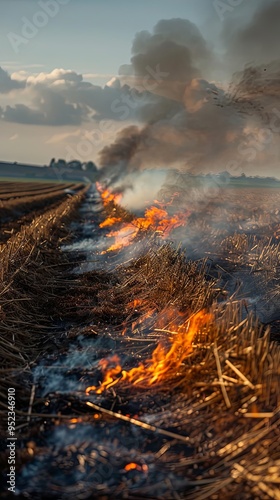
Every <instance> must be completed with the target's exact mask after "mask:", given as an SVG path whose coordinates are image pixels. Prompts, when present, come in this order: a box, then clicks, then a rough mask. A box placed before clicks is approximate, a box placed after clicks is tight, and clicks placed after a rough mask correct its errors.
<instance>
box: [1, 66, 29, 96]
mask: <svg viewBox="0 0 280 500" xmlns="http://www.w3.org/2000/svg"><path fill="white" fill-rule="evenodd" d="M24 87H25V81H20V80H17V79H15V78H12V77H11V76H10V75H9V73H8V72H7V71H5V70H4V69H3V68H1V67H0V94H8V93H9V92H11V91H12V90H17V89H23V88H24Z"/></svg>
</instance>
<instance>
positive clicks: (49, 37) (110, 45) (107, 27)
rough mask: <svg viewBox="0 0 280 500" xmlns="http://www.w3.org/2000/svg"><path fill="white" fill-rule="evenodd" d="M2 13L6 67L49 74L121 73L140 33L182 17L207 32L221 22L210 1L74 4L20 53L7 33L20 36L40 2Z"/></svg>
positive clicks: (22, 0) (6, 1)
mask: <svg viewBox="0 0 280 500" xmlns="http://www.w3.org/2000/svg"><path fill="white" fill-rule="evenodd" d="M42 1H43V3H44V0H42ZM0 9H1V17H0V32H1V53H0V58H1V64H2V66H3V67H6V68H11V69H16V68H18V67H21V68H23V69H26V68H32V65H36V64H38V65H41V67H42V68H43V69H44V71H51V70H52V69H54V68H61V67H63V68H67V69H69V68H70V69H73V70H75V71H76V72H78V73H79V72H80V73H83V74H84V73H93V74H95V73H96V74H117V73H118V69H119V67H120V65H121V64H123V63H126V62H129V59H130V48H131V42H132V40H133V38H134V36H135V33H136V32H138V31H141V30H149V31H150V30H151V29H152V28H153V26H154V25H155V24H156V23H157V22H158V21H159V19H170V18H173V17H181V18H186V19H190V20H191V21H194V22H195V23H196V24H198V25H199V26H201V27H203V25H205V24H206V23H207V20H208V19H211V18H212V21H213V22H214V21H215V20H216V17H217V15H216V12H215V10H214V8H213V5H212V3H211V1H210V2H209V0H188V1H186V0H152V1H151V0H143V1H142V2H138V1H135V0H69V3H68V4H66V5H60V10H59V13H58V14H57V15H56V16H55V17H54V18H53V19H51V18H50V19H49V22H48V24H47V25H46V26H45V27H42V28H41V29H40V30H38V34H37V35H36V37H34V38H33V39H31V40H29V42H28V43H27V44H26V45H24V44H22V45H20V46H19V53H18V54H16V53H15V52H14V50H13V47H12V46H11V43H10V41H9V39H8V38H7V34H8V33H10V32H14V33H16V34H19V35H20V34H21V30H22V28H23V25H24V22H23V21H22V18H23V17H25V18H27V19H28V20H32V18H33V16H34V14H36V12H38V11H39V10H42V9H41V7H39V6H38V2H37V1H36V0H34V1H33V0H2V1H1V7H0ZM5 62H6V64H5ZM33 68H34V66H33ZM103 80H104V79H102V81H103Z"/></svg>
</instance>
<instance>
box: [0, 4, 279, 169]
mask: <svg viewBox="0 0 280 500" xmlns="http://www.w3.org/2000/svg"><path fill="white" fill-rule="evenodd" d="M279 15H280V2H279V1H273V0H271V1H270V0H172V1H171V0H149V1H148V0H142V2H139V1H136V0H0V36H1V44H0V47H1V49H0V147H1V150H0V159H1V160H6V161H17V162H26V163H30V164H49V162H50V160H51V158H52V157H55V158H65V159H66V160H68V161H69V160H71V159H79V160H80V161H88V160H93V161H95V162H96V163H97V164H98V165H101V166H102V167H104V168H108V169H110V168H111V167H112V165H114V168H115V167H116V168H115V170H116V171H117V170H118V169H124V170H126V171H134V170H135V169H143V168H146V167H147V166H149V167H150V166H153V165H154V166H156V167H157V168H158V167H160V168H161V167H165V166H166V165H165V164H168V166H170V165H171V166H172V165H174V166H176V168H177V167H178V166H179V167H180V168H182V169H184V170H190V171H208V170H210V171H212V170H217V169H218V170H230V169H231V167H232V169H233V173H235V174H238V173H240V172H241V171H246V169H247V172H248V174H250V175H251V174H258V175H260V174H262V170H263V164H264V162H266V172H267V171H268V172H269V173H270V174H271V175H275V176H278V173H277V168H278V167H277V164H278V162H277V160H278V157H279V151H278V149H277V143H278V142H279V141H277V134H278V107H277V106H278V104H277V99H278V94H277V92H275V89H274V90H273V92H272V91H271V90H269V91H265V92H264V91H263V89H264V88H269V89H271V88H272V83H271V82H274V87H275V85H276V84H275V81H276V80H277V78H278V67H276V66H275V64H276V63H275V60H276V59H278V54H277V50H278V47H279V41H280V40H279V38H280V35H279V33H278V32H279V30H278V20H279ZM277 16H278V17H277ZM273 64H274V65H273ZM264 66H266V67H265V68H264ZM264 71H265V80H264ZM254 72H255V73H254ZM256 72H258V73H257V74H258V77H259V79H261V82H260V83H259V85H258V88H257V89H256V88H252V81H254V82H255V81H258V79H256V78H255V79H254V78H253V77H252V75H254V74H256ZM237 73H238V76H236V75H237ZM252 78H253V80H252ZM254 86H255V83H254ZM263 109H264V110H265V111H262V110H263ZM279 109H280V104H279ZM253 110H254V111H253ZM273 110H274V111H273ZM266 114H267V115H268V116H266ZM244 137H245V140H244ZM143 146H145V147H143ZM143 151H144V152H143Z"/></svg>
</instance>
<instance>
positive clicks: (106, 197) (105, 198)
mask: <svg viewBox="0 0 280 500" xmlns="http://www.w3.org/2000/svg"><path fill="white" fill-rule="evenodd" d="M96 189H97V191H98V192H99V194H100V196H101V199H102V203H103V205H104V206H106V205H109V203H111V202H114V203H115V204H116V205H117V204H118V203H120V202H121V199H122V194H120V193H115V194H114V193H112V192H111V191H110V189H104V188H103V187H102V185H101V184H100V182H96Z"/></svg>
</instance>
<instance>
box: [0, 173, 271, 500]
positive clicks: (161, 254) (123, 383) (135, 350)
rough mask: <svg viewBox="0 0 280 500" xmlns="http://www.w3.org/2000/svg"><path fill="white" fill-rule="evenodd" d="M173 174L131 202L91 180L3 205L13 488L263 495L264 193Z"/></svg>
mask: <svg viewBox="0 0 280 500" xmlns="http://www.w3.org/2000/svg"><path fill="white" fill-rule="evenodd" d="M173 181H174V177H172V182H171V181H170V179H169V180H168V181H167V182H166V183H165V184H164V185H163V186H162V188H161V190H160V191H159V192H158V196H157V199H156V200H152V201H151V202H150V203H147V204H145V205H146V206H145V208H144V209H143V210H135V212H133V211H131V210H128V208H127V207H126V205H125V203H124V202H123V198H122V193H121V192H120V191H118V190H113V189H111V188H110V187H108V186H106V185H104V184H102V183H99V184H97V185H96V187H95V186H90V187H86V188H84V187H82V186H74V191H76V194H73V195H72V196H70V195H67V194H65V192H64V189H65V186H63V187H61V188H60V190H59V189H58V191H57V192H55V193H53V192H52V190H51V188H50V192H48V190H46V193H41V192H37V191H36V190H37V189H38V187H34V191H35V192H36V195H35V196H34V200H33V201H32V198H31V200H30V202H29V203H30V205H29V206H30V207H33V204H34V212H32V211H31V212H30V210H28V211H27V212H26V213H24V212H21V213H22V215H21V217H22V219H21V220H20V221H19V218H17V217H16V215H15V214H16V213H17V212H15V211H14V210H11V212H9V207H7V208H6V205H5V219H3V229H2V235H1V238H2V239H1V242H2V244H1V262H2V267H1V299H0V300H1V302H0V305H1V309H0V314H1V337H0V342H1V361H2V364H1V390H0V392H1V410H0V411H1V417H3V439H2V441H1V449H3V451H2V453H1V455H0V460H1V468H2V469H3V475H2V480H3V484H4V483H5V481H6V473H7V455H8V452H7V448H6V439H5V433H6V427H7V425H6V421H7V412H8V404H7V396H6V395H7V390H8V388H9V387H14V388H15V392H16V409H15V413H16V430H15V432H16V436H17V444H16V463H17V478H16V486H15V494H16V496H17V498H30V499H31V498H32V499H38V500H39V499H48V498H52V499H72V498H73V499H74V498H75V499H92V498H96V499H100V500H107V499H118V498H119V499H122V498H123V499H143V500H144V499H167V500H172V499H174V500H179V499H201V500H202V499H204V498H205V499H206V498H210V499H212V500H218V499H222V498H228V499H236V498H240V499H242V500H243V499H252V498H254V499H278V498H280V495H279V467H280V445H279V402H280V401H279V400H280V391H279V375H280V373H279V366H280V363H279V362H280V348H279V338H280V323H279V321H280V308H279V306H280V280H279V245H280V242H279V237H280V212H279V209H278V206H279V201H280V191H278V190H277V189H275V190H271V189H262V188H258V189H257V192H258V205H257V207H256V201H255V200H256V196H255V195H256V192H255V191H254V189H255V188H249V187H246V188H245V187H244V188H242V189H241V188H238V189H237V188H236V189H234V188H231V187H229V186H226V187H224V188H223V189H222V190H220V192H219V193H218V194H217V193H216V194H215V196H212V197H211V198H209V197H208V199H207V204H206V202H205V196H204V195H203V194H202V196H200V195H199V192H198V191H199V190H197V189H196V188H195V189H193V188H189V189H187V188H186V186H183V183H182V182H181V181H182V179H181V181H180V182H179V183H178V182H173ZM175 181H176V179H175ZM72 188H73V186H72ZM9 189H10V190H11V186H6V193H8V192H9ZM29 190H30V191H31V186H30V189H29ZM272 191H273V196H272V195H271V193H272ZM2 192H3V196H4V191H3V190H2ZM63 193H64V194H63ZM0 196H2V195H0ZM28 196H30V194H29V195H28ZM44 196H45V199H46V200H47V199H48V200H49V199H50V201H49V203H50V205H49V206H45V208H44V210H43V208H41V209H40V208H39V206H38V205H35V203H37V200H41V198H40V197H44ZM54 196H55V197H59V198H55V199H53V197H54ZM10 198H13V200H12V201H11V202H10V203H12V204H13V203H15V200H17V203H21V201H23V202H24V203H25V199H23V200H21V198H18V199H17V198H14V197H12V196H10ZM10 198H8V199H10ZM35 198H36V200H35ZM65 198H66V199H65ZM1 199H2V198H1ZM3 199H4V198H3ZM2 201H3V200H2ZM33 202H34V203H33ZM22 206H23V205H21V207H22ZM21 210H22V208H21ZM36 210H41V211H40V212H39V213H38V214H37V213H36ZM31 214H33V216H32V217H33V219H32V221H31ZM25 217H29V219H28V220H26V219H25ZM5 491H6V498H9V495H8V493H7V489H6V490H5ZM11 497H14V494H13V493H11ZM4 498H5V496H4Z"/></svg>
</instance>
